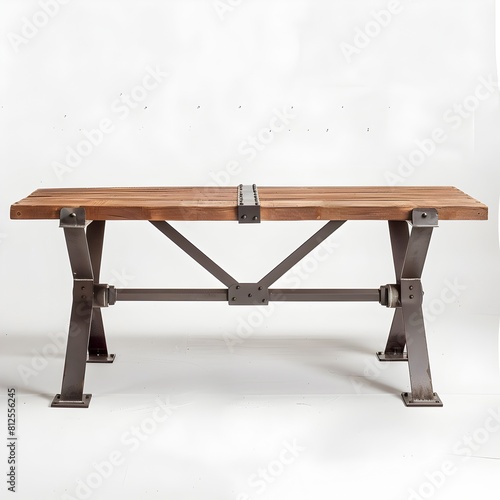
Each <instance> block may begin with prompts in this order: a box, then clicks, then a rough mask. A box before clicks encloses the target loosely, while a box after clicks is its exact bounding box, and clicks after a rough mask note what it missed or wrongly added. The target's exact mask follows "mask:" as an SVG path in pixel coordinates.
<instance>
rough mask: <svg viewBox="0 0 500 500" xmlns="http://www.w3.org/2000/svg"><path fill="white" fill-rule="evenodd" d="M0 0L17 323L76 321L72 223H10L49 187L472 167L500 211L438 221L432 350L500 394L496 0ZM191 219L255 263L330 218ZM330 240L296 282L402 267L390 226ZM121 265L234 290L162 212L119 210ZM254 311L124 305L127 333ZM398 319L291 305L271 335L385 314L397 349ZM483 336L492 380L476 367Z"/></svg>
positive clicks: (219, 252) (7, 234) (310, 180)
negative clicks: (142, 219)
mask: <svg viewBox="0 0 500 500" xmlns="http://www.w3.org/2000/svg"><path fill="white" fill-rule="evenodd" d="M0 9H1V15H0V25H1V28H2V33H3V36H2V39H1V42H0V56H1V57H0V60H1V61H2V62H1V64H2V71H1V73H0V131H1V137H2V140H1V141H0V162H1V168H0V176H1V182H0V273H1V283H2V287H1V290H0V300H1V303H2V314H1V316H0V329H1V332H2V334H8V335H16V336H20V335H26V338H27V339H29V338H31V337H33V336H47V335H49V334H50V333H54V332H63V331H65V329H66V327H67V322H68V316H69V306H70V303H69V300H70V293H69V292H70V289H71V280H70V273H69V267H68V261H67V255H66V250H65V247H64V243H63V237H62V234H61V230H60V229H59V228H58V224H57V222H56V221H39V222H34V221H31V222H30V221H22V222H18V221H10V220H9V206H10V204H11V203H13V202H14V201H16V200H18V199H20V198H22V197H24V196H26V195H28V194H29V193H30V192H32V191H33V190H35V189H37V188H43V187H64V186H82V187H83V186H149V185H151V186H153V185H166V186H168V185H236V184H238V183H240V182H242V183H257V184H258V185H260V186H263V185H381V186H385V185H405V186H409V185H454V186H457V187H458V188H460V189H462V190H464V191H466V192H467V193H469V194H471V195H472V196H474V197H476V198H478V199H479V200H481V201H483V202H485V203H487V204H488V205H489V208H490V217H489V221H487V222H443V223H442V224H441V227H440V228H439V229H438V230H437V231H435V236H434V239H433V241H432V243H431V249H430V253H429V257H428V262H427V265H426V269H425V273H424V280H425V281H424V285H425V288H426V296H425V301H426V302H425V306H426V315H427V318H428V330H429V342H430V344H431V347H432V349H434V351H432V349H431V351H432V352H433V354H432V356H434V357H435V358H439V357H440V356H445V359H446V363H442V368H441V369H440V368H436V372H437V373H436V377H439V382H440V385H441V387H443V386H444V387H443V388H442V389H441V390H447V391H451V392H453V391H464V390H465V391H466V392H467V391H468V392H479V393H480V392H485V393H491V392H494V391H497V390H498V375H499V374H498V315H499V313H500V306H499V301H498V294H497V292H496V289H497V287H498V285H497V284H498V279H499V277H500V276H499V252H498V250H499V246H498V198H499V192H500V188H499V186H500V182H499V181H500V174H499V170H498V164H497V161H498V156H499V154H498V153H499V141H498V137H499V135H498V132H499V130H500V128H499V125H500V120H499V113H498V110H499V98H498V84H497V79H498V77H497V69H496V59H495V2H493V1H489V0H482V1H480V2H477V1H472V0H458V1H457V0H440V1H438V2H436V1H430V0H429V1H426V0H420V1H416V0H415V1H408V0H401V1H398V0H391V1H386V0H381V1H378V0H377V1H374V0H371V1H365V0H356V1H354V2H353V1H346V0H336V1H319V0H313V1H276V0H273V1H261V0H253V1H249V0H246V1H245V0H243V1H241V2H236V1H233V2H230V1H229V0H220V1H201V0H190V1H185V0H184V1H170V2H155V1H147V2H144V1H143V2H137V1H106V2H97V1H86V2H80V1H76V0H75V1H72V2H62V1H61V0H59V1H56V0H54V1H53V2H47V3H44V2H38V3H37V2H32V1H23V2H6V1H2V2H1V4H0ZM174 225H175V227H177V228H179V229H180V230H182V231H183V232H184V233H185V234H186V235H187V236H189V237H190V238H192V240H193V241H194V242H195V243H197V244H199V246H200V247H201V248H202V249H203V250H204V251H205V252H206V253H208V254H209V255H210V256H211V257H212V258H214V259H215V260H216V261H217V262H218V263H220V264H221V265H222V266H223V267H226V268H227V269H228V271H229V272H230V273H231V274H234V275H235V276H236V277H238V278H240V279H241V280H248V281H251V280H254V279H258V278H260V276H261V275H262V274H263V273H265V272H267V270H268V269H270V268H271V267H273V266H274V265H275V264H276V263H277V262H278V261H279V259H281V258H283V257H284V256H285V255H286V254H287V253H288V252H289V251H291V250H292V249H293V248H295V246H297V245H298V244H300V243H301V242H302V241H303V240H304V239H305V238H306V237H307V236H309V235H310V234H312V233H313V232H314V231H315V230H316V229H317V228H318V227H319V225H318V224H317V223H314V222H310V223H309V222H307V223H300V224H287V223H263V224H261V225H259V226H254V227H245V226H238V225H235V224H229V223H209V224H207V223H201V224H198V223H175V224H174ZM233 244H234V245H236V248H237V250H235V249H234V248H233ZM326 255H327V258H324V259H321V260H318V259H316V260H314V259H312V260H310V261H309V262H308V263H307V262H306V263H305V264H302V266H303V267H302V268H299V271H293V272H292V273H291V274H289V275H288V276H287V278H285V281H284V282H285V283H287V282H288V284H289V285H290V284H292V283H299V282H300V285H301V286H306V287H316V286H318V287H321V286H323V287H330V286H331V287H335V286H339V287H343V286H346V287H349V286H351V287H357V286H361V287H365V286H366V287H378V286H380V285H381V284H384V283H388V282H392V281H393V269H392V262H391V257H390V253H389V241H388V231H387V228H386V227H385V224H384V223H382V222H372V223H368V222H367V223H365V222H357V223H349V224H347V225H346V226H345V227H343V228H342V229H341V230H339V231H338V232H337V233H336V234H335V235H334V236H333V237H332V244H331V245H330V247H329V251H327V252H326ZM102 280H103V281H104V282H109V283H111V284H115V285H117V286H134V287H139V286H160V287H166V286H213V285H215V286H217V282H216V281H214V280H213V279H212V277H211V276H209V275H207V273H205V271H204V270H203V269H201V268H198V267H197V265H196V264H195V263H194V262H191V261H190V260H189V258H188V257H186V256H184V255H183V254H182V253H181V252H180V251H179V250H178V249H177V248H175V247H174V246H173V245H172V244H170V243H169V242H168V241H167V240H166V239H165V238H163V237H162V236H161V235H160V234H156V233H155V232H154V230H153V228H151V227H150V226H149V225H148V224H145V223H114V224H109V225H108V229H107V236H106V241H105V257H104V262H103V271H102ZM287 280H288V281H287ZM282 282H283V281H282ZM443 297H448V299H443ZM249 314H250V312H249V311H248V310H247V309H245V310H244V311H242V310H240V309H239V308H227V307H225V306H223V304H194V305H193V304H175V305H174V304H129V305H124V304H118V305H116V306H114V307H113V308H110V309H109V310H106V311H105V322H106V325H107V329H108V336H109V338H110V342H112V339H113V337H115V338H119V337H120V336H126V335H137V334H141V335H156V334H162V335H168V334H169V333H172V334H179V335H180V336H182V335H190V334H193V333H196V334H197V335H208V336H214V335H215V336H221V337H222V338H224V337H225V336H226V337H227V335H231V334H233V333H234V331H236V330H237V329H238V328H240V329H242V328H244V327H242V326H241V325H242V324H243V323H245V322H246V323H248V321H249ZM390 319H391V314H390V312H388V311H386V310H384V309H383V308H380V307H379V306H376V305H363V304H310V305H295V306H293V305H288V304H279V307H276V309H275V310H274V311H273V313H272V314H271V315H270V316H269V317H268V318H266V319H265V320H262V321H260V320H259V321H257V320H255V323H256V326H255V327H253V330H252V331H253V334H254V335H256V336H258V335H262V336H266V335H273V336H276V337H279V335H281V334H285V333H286V334H287V335H296V336H298V337H301V336H306V337H307V336H313V337H314V336H332V337H335V335H336V334H338V333H339V332H345V331H347V332H350V334H352V336H353V337H354V338H355V336H356V335H357V334H358V333H359V332H361V331H367V330H368V332H370V333H373V336H374V337H373V338H374V339H375V340H374V342H375V344H379V345H380V348H382V347H383V344H384V342H385V338H386V334H387V329H388V327H389V324H390ZM478 351H481V355H480V356H479V354H478ZM474 354H478V358H477V360H476V361H473V360H472V361H471V362H472V363H474V362H475V363H478V364H481V365H482V366H483V371H484V372H483V375H484V376H483V377H481V378H480V379H479V377H476V378H474V377H472V379H471V378H470V373H468V371H467V370H465V371H463V370H462V369H463V361H464V359H465V358H466V357H467V359H471V358H473V356H474ZM451 371H453V372H454V376H453V377H451V376H449V375H448V373H449V372H451ZM461 374H462V375H461Z"/></svg>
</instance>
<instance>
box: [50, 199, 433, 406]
mask: <svg viewBox="0 0 500 500" xmlns="http://www.w3.org/2000/svg"><path fill="white" fill-rule="evenodd" d="M244 196H245V197H246V198H245V199H247V198H248V196H249V195H248V196H247V195H242V198H243V197H244ZM256 202H257V203H258V198H256ZM244 203H246V202H244ZM258 219H259V220H258V221H259V222H260V213H259V216H258ZM149 222H150V223H151V224H152V225H153V226H155V227H156V228H157V229H158V230H159V231H161V232H162V233H163V234H164V235H165V236H167V238H169V239H170V240H171V241H172V242H173V243H175V244H176V245H177V246H178V247H180V248H181V249H182V250H183V251H184V252H186V253H187V254H188V255H189V256H190V257H192V258H193V259H194V260H195V261H196V262H198V264H200V265H201V266H202V267H204V268H205V269H206V270H207V271H208V272H210V273H211V274H212V275H213V276H215V277H216V278H217V279H218V280H219V281H220V282H221V283H222V284H224V285H225V287H226V288H211V289H202V288H182V289H179V288H163V289H145V288H140V289H138V288H127V289H124V288H115V287H114V286H112V285H107V284H102V283H99V273H100V267H101V256H102V246H103V239H104V228H105V221H97V220H96V221H92V222H90V223H89V224H88V226H87V221H86V220H85V210H84V209H83V208H63V209H62V210H61V218H60V226H61V227H62V228H63V229H64V235H65V238H66V245H67V248H68V254H69V259H70V263H71V269H72V272H73V306H72V310H71V319H70V326H69V335H68V345H67V350H66V359H65V365H64V374H63V381H62V389H61V393H60V394H57V395H56V396H55V398H54V400H53V401H52V406H53V407H66V408H67V407H70V408H86V407H87V406H88V404H89V402H90V399H91V394H84V393H83V385H84V379H85V367H86V363H87V362H88V363H95V362H98V363H112V362H113V361H114V358H115V355H114V354H109V353H108V349H107V345H106V338H105V333H104V326H103V322H102V316H101V308H102V307H107V306H109V305H113V304H114V303H116V302H117V301H227V302H228V304H229V305H261V306H264V305H267V304H268V303H269V302H270V301H273V300H279V301H332V302H333V301H360V302H379V303H380V304H382V305H385V306H386V307H390V308H395V314H394V320H393V323H392V327H391V330H390V332H389V338H388V341H387V346H386V348H385V351H384V352H379V353H377V355H378V357H379V359H380V361H407V362H408V365H409V372H410V385H411V390H412V392H411V393H403V394H402V397H403V401H404V402H405V404H406V405H407V406H442V403H441V400H440V399H439V397H438V396H437V394H436V393H435V392H434V391H433V388H432V379H431V374H430V368H429V356H428V351H427V343H426V337H425V329H424V319H423V314H422V295H423V291H422V284H421V275H422V270H423V266H424V262H425V258H426V255H427V250H428V247H429V242H430V237H431V234H432V230H433V228H434V227H436V226H437V211H436V210H434V209H432V208H429V209H415V210H413V212H412V220H411V224H412V226H413V228H412V231H411V233H410V232H409V229H408V222H407V221H389V230H390V236H391V243H392V252H393V258H394V267H395V271H396V281H397V282H396V283H395V284H389V285H383V286H381V287H380V288H374V289H310V288H309V289H287V288H269V287H270V286H271V285H272V284H273V283H275V282H276V281H277V280H278V279H279V278H280V277H282V276H283V275H284V274H285V273H286V272H287V271H289V270H290V269H291V268H292V267H293V266H294V265H295V264H297V263H298V262H299V261H300V260H301V259H302V258H304V257H305V256H306V255H307V254H308V253H310V252H311V251H312V250H313V249H314V248H316V247H317V246H318V245H319V244H320V243H321V242H323V241H324V240H325V239H326V238H328V236H330V235H331V234H332V233H333V232H334V231H336V230H337V229H338V228H339V227H340V226H342V224H344V222H346V221H329V222H328V223H327V224H326V225H325V226H323V227H322V228H321V229H319V231H317V232H316V233H315V234H314V235H313V236H311V237H310V238H309V239H308V240H307V241H306V242H304V243H303V244H302V245H301V246H299V247H298V248H297V249H296V250H295V251H294V252H292V253H291V254H290V255H289V256H288V257H287V258H286V259H284V260H283V261H282V262H281V263H280V264H278V265H277V266H276V267H275V268H274V269H273V270H272V271H270V272H269V273H268V274H266V275H265V276H264V277H263V278H262V279H260V280H259V281H258V282H256V283H240V282H238V281H237V280H236V279H235V278H233V277H232V276H231V275H229V274H228V273H227V272H226V271H224V269H222V268H221V267H220V266H219V265H217V264H216V263H215V262H214V261H213V260H212V259H210V258H209V257H208V256H207V255H205V254H204V253H203V252H202V251H201V250H199V249H198V248H197V247H196V246H195V245H193V244H192V243H191V242H190V241H189V240H187V239H186V238H185V237H184V236H183V235H182V234H180V233H179V232H178V231H177V230H176V229H174V228H173V227H172V226H171V225H170V224H169V223H168V222H166V221H149ZM405 345H406V348H407V352H405V351H404V348H405Z"/></svg>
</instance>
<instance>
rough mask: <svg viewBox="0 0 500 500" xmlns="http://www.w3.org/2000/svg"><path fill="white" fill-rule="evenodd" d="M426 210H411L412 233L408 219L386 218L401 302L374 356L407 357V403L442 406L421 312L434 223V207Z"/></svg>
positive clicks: (393, 358) (397, 358) (388, 357)
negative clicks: (434, 383)
mask: <svg viewBox="0 0 500 500" xmlns="http://www.w3.org/2000/svg"><path fill="white" fill-rule="evenodd" d="M415 212H416V213H415ZM428 212H429V213H428V214H427V212H425V213H424V215H422V211H421V210H418V211H414V214H413V217H412V221H413V222H412V224H413V228H412V230H411V233H409V231H408V223H407V222H405V221H390V222H389V231H390V236H391V246H392V253H393V259H394V269H395V272H396V279H397V284H398V286H399V288H400V304H398V306H397V307H396V310H395V313H394V319H393V321H392V326H391V330H390V332H389V338H388V340H387V345H386V348H385V351H384V352H383V353H382V352H378V353H377V356H378V358H379V360H380V361H408V368H409V372H410V385H411V389H412V392H411V393H403V394H402V397H403V401H404V402H405V404H406V405H407V406H442V402H441V400H440V399H439V397H438V396H437V394H436V393H435V392H434V391H433V388H432V378H431V372H430V366H429V354H428V350H427V340H426V336H425V327H424V317H423V313H422V298H423V290H422V282H421V277H422V271H423V268H424V264H425V258H426V256H427V251H428V249H429V243H430V239H431V236H432V230H433V228H434V227H436V225H437V214H436V212H435V210H432V209H429V211H428ZM417 216H418V219H417ZM422 218H423V219H422ZM405 345H406V349H407V353H405V352H404V347H405Z"/></svg>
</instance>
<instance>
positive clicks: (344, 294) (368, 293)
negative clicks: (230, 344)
mask: <svg viewBox="0 0 500 500" xmlns="http://www.w3.org/2000/svg"><path fill="white" fill-rule="evenodd" d="M115 293H116V301H117V302H119V301H120V302H121V301H125V302H133V301H174V302H175V301H181V302H182V301H228V290H227V289H225V288H116V289H115ZM269 300H273V301H283V302H285V301H287V302H309V301H311V302H335V301H336V302H350V301H352V302H379V301H380V290H379V289H378V288H337V289H329V288H302V289H295V288H270V289H269Z"/></svg>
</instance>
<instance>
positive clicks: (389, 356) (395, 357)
mask: <svg viewBox="0 0 500 500" xmlns="http://www.w3.org/2000/svg"><path fill="white" fill-rule="evenodd" d="M377 358H378V360H379V361H408V353H406V352H394V353H391V352H381V351H379V352H377Z"/></svg>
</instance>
